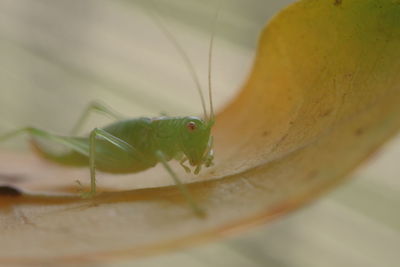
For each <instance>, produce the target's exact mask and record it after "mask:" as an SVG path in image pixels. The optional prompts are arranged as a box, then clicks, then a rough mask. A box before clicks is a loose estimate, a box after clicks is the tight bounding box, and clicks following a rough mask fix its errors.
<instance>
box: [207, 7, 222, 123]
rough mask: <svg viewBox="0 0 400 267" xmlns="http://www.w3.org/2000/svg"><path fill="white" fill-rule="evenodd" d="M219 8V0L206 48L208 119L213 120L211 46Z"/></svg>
mask: <svg viewBox="0 0 400 267" xmlns="http://www.w3.org/2000/svg"><path fill="white" fill-rule="evenodd" d="M220 10H221V1H219V4H218V8H217V11H216V12H215V17H214V21H213V26H212V33H211V38H210V46H209V48H208V98H209V101H210V118H209V121H212V122H214V117H215V116H214V105H213V99H212V81H211V80H212V79H211V78H212V76H211V75H212V55H213V48H214V36H215V31H216V26H217V22H218V17H219V11H220Z"/></svg>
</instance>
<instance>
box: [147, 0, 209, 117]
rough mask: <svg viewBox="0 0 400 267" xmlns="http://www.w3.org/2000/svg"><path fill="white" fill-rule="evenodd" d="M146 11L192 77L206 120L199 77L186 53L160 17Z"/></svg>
mask: <svg viewBox="0 0 400 267" xmlns="http://www.w3.org/2000/svg"><path fill="white" fill-rule="evenodd" d="M149 2H150V3H151V5H152V6H153V7H154V9H158V8H157V6H156V5H155V3H154V2H153V1H149ZM147 11H148V13H149V14H150V16H151V17H153V19H154V22H155V23H156V24H157V26H158V27H159V28H160V30H161V31H162V32H163V34H164V35H165V37H167V39H168V40H169V41H170V42H171V43H172V45H173V46H174V47H175V49H176V51H177V52H178V54H179V55H180V56H181V58H182V59H183V61H184V63H185V65H186V67H187V68H188V70H189V73H190V75H191V76H192V80H193V82H194V84H195V85H196V89H197V92H198V93H199V96H200V100H201V106H202V107H203V113H204V119H208V114H207V109H206V102H205V100H204V95H203V91H202V90H201V85H200V81H199V77H198V76H197V73H196V71H195V69H194V67H193V64H192V62H191V61H190V58H189V56H188V55H187V54H186V52H185V50H184V49H183V48H182V46H181V45H180V44H179V43H178V41H177V40H176V38H175V36H174V35H173V34H172V33H171V32H170V31H169V30H168V28H167V27H166V26H165V23H163V21H162V18H161V17H160V16H158V15H156V13H153V12H151V11H149V10H147Z"/></svg>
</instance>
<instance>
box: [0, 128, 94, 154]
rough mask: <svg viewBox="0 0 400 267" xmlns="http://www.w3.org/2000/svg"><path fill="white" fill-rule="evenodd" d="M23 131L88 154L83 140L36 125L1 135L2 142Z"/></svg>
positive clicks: (0, 140)
mask: <svg viewBox="0 0 400 267" xmlns="http://www.w3.org/2000/svg"><path fill="white" fill-rule="evenodd" d="M22 133H28V134H29V135H31V136H33V137H40V138H43V139H47V140H51V141H54V142H57V143H59V144H62V145H65V146H66V147H68V148H70V149H73V150H75V151H77V152H79V153H81V154H83V155H88V151H87V148H86V147H85V145H84V144H83V143H82V142H79V140H77V139H73V138H70V137H64V136H58V135H54V134H51V133H49V132H46V131H44V130H41V129H38V128H34V127H25V128H21V129H17V130H15V131H12V132H9V133H6V134H4V135H2V136H0V142H2V141H6V140H7V139H10V138H13V137H15V136H17V135H20V134H22Z"/></svg>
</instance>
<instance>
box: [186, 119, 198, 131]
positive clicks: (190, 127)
mask: <svg viewBox="0 0 400 267" xmlns="http://www.w3.org/2000/svg"><path fill="white" fill-rule="evenodd" d="M186 128H187V129H188V130H189V131H191V132H192V131H194V130H196V129H197V125H196V123H194V122H193V121H190V122H188V123H187V124H186Z"/></svg>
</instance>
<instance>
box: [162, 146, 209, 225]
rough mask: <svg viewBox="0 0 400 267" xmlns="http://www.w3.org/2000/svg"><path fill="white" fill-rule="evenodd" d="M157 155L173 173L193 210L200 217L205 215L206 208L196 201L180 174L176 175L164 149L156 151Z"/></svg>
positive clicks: (173, 177) (170, 172)
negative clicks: (179, 176)
mask: <svg viewBox="0 0 400 267" xmlns="http://www.w3.org/2000/svg"><path fill="white" fill-rule="evenodd" d="M156 156H157V158H158V160H159V161H160V162H161V164H162V165H163V166H164V168H165V169H166V170H167V172H168V173H169V174H170V175H171V177H172V179H173V180H174V182H175V184H176V186H177V187H178V189H179V191H180V192H181V194H182V195H183V197H184V198H185V199H186V200H187V202H188V203H189V205H190V207H191V208H192V210H193V212H194V213H195V214H196V215H197V216H199V217H204V216H205V212H204V210H203V209H202V208H200V207H199V206H198V205H197V203H196V202H195V201H194V199H193V198H192V196H191V195H190V193H189V191H188V190H187V188H186V186H185V184H183V183H182V182H181V180H180V179H179V178H178V175H176V173H175V172H174V171H173V170H172V168H171V166H169V164H168V162H167V160H166V159H165V155H164V153H163V152H162V151H156Z"/></svg>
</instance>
